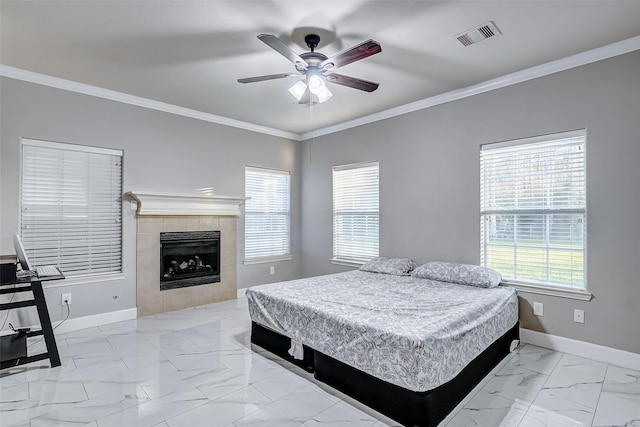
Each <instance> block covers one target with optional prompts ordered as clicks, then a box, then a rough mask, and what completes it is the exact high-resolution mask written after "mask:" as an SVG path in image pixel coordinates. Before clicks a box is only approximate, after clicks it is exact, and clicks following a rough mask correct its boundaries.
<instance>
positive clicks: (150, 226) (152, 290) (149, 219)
mask: <svg viewBox="0 0 640 427" xmlns="http://www.w3.org/2000/svg"><path fill="white" fill-rule="evenodd" d="M127 194H128V195H129V196H130V197H132V198H133V199H135V200H136V201H137V202H138V212H137V244H136V254H137V263H136V279H137V280H136V282H137V310H138V316H146V315H149V314H156V313H163V312H166V311H173V310H178V309H182V308H188V307H195V306H198V305H203V304H209V303H213V302H218V301H224V300H228V299H233V298H236V295H237V282H236V280H237V263H236V261H237V237H236V236H237V234H236V227H237V221H238V216H239V215H240V211H239V205H240V204H241V203H242V202H243V201H244V199H237V198H236V199H233V198H217V199H216V200H217V201H220V200H222V202H223V203H222V205H221V204H220V203H215V201H214V202H212V200H214V199H212V198H210V197H206V196H157V195H154V196H153V197H154V198H153V199H149V198H146V197H145V196H146V195H145V194H141V193H133V192H132V193H127ZM160 198H163V199H166V200H164V201H162V202H158V200H160ZM145 204H146V207H145ZM203 213H204V215H202V214H203ZM206 213H220V215H213V214H210V215H207V214H206ZM185 231H189V232H214V231H216V232H219V237H220V243H219V255H220V265H219V267H220V281H219V282H214V283H204V284H198V285H197V286H188V287H179V288H175V289H171V288H169V289H167V288H166V287H165V289H164V290H161V286H160V270H161V257H160V234H161V233H176V232H185ZM206 234H211V233H206ZM216 234H217V233H216Z"/></svg>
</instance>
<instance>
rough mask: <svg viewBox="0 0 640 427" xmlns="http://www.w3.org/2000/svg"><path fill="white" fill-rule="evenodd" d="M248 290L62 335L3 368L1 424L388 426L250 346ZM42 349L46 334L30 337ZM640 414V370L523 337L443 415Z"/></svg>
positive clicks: (484, 420)
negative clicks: (45, 357)
mask: <svg viewBox="0 0 640 427" xmlns="http://www.w3.org/2000/svg"><path fill="white" fill-rule="evenodd" d="M238 295H240V298H238V299H234V300H230V301H224V302H218V303H213V304H208V305H203V306H198V307H193V308H187V309H182V310H177V311H173V312H167V313H160V314H156V315H149V316H144V317H140V318H137V319H132V320H127V321H123V322H119V323H113V324H110V325H104V326H99V327H93V328H88V329H84V330H78V331H75V332H70V333H66V334H60V335H58V336H57V341H58V347H59V350H60V356H61V359H62V366H60V367H57V368H53V369H51V368H48V363H47V362H45V361H42V362H36V363H32V364H29V365H23V366H20V367H17V368H13V369H7V370H3V371H0V425H2V427H9V426H12V427H13V426H70V425H74V426H75V425H79V426H87V427H107V426H118V427H122V426H149V427H180V426H186V427H197V426H208V427H216V426H227V427H240V426H265V427H267V426H273V427H287V426H299V427H312V426H313V427H318V426H323V427H346V426H349V427H382V426H395V425H397V424H396V423H394V422H393V421H392V420H390V419H388V418H386V417H384V416H382V415H381V414H379V413H377V412H375V411H373V410H371V409H369V408H367V407H365V406H363V405H361V404H359V403H358V402H355V401H354V400H353V399H350V398H348V397H346V396H345V395H343V394H342V393H340V392H337V391H335V390H333V389H331V388H329V387H327V386H326V385H324V384H322V383H319V382H317V381H316V380H315V379H314V378H313V376H312V375H310V374H308V373H306V372H304V371H302V370H301V369H299V368H297V367H295V366H293V365H291V364H289V363H287V362H284V361H282V360H280V359H279V358H277V357H275V356H273V355H271V354H270V353H268V352H265V351H264V350H262V349H260V348H259V347H256V346H253V345H251V344H250V341H249V336H250V319H249V314H248V309H247V301H246V299H245V298H243V297H242V295H243V293H242V292H238ZM29 345H30V346H31V347H30V351H38V347H39V346H41V345H42V341H41V340H39V339H38V338H31V339H30V340H29ZM639 419H640V371H634V370H630V369H625V368H620V367H617V366H614V365H611V364H607V363H602V362H596V361H593V360H589V359H585V358H581V357H576V356H572V355H569V354H564V353H560V352H555V351H552V350H547V349H543V348H540V347H535V346H532V345H522V346H520V347H519V348H518V349H517V350H516V351H515V352H514V353H512V354H511V355H509V356H508V357H507V358H506V359H505V360H503V361H502V362H501V363H500V365H499V366H498V367H496V368H495V369H494V370H493V371H492V372H491V373H490V374H489V375H488V376H487V377H486V378H485V379H484V380H483V381H482V382H481V383H480V384H479V385H478V386H477V387H476V388H475V389H474V390H473V391H472V392H471V393H470V394H469V395H468V396H467V397H466V398H465V400H464V401H463V402H462V403H461V404H460V405H458V407H456V408H455V409H454V411H453V412H452V413H451V414H450V416H449V417H448V418H447V419H446V420H445V421H444V422H443V423H441V424H440V426H441V427H455V426H464V427H468V426H472V425H476V426H486V427H495V426H514V427H515V426H520V427H537V426H550V427H556V426H557V427H564V426H612V425H616V426H618V425H635V424H633V422H634V421H633V420H636V421H635V422H637V420H639Z"/></svg>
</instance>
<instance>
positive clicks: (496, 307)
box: [246, 271, 518, 391]
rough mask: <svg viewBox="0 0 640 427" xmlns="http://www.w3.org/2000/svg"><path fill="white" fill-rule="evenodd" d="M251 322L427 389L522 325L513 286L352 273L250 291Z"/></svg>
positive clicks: (401, 382) (370, 371) (384, 376)
mask: <svg viewBox="0 0 640 427" xmlns="http://www.w3.org/2000/svg"><path fill="white" fill-rule="evenodd" d="M246 295H247V299H248V301H249V313H250V315H251V319H252V320H253V321H254V322H256V323H258V324H260V325H262V326H265V327H267V328H269V329H272V330H273V331H275V332H278V333H280V334H282V335H285V336H288V337H290V338H292V339H293V340H296V341H299V342H301V343H303V344H305V345H307V346H308V347H311V348H313V349H315V350H318V351H320V352H322V353H324V354H326V355H328V356H331V357H333V358H334V359H337V360H340V361H342V362H344V363H346V364H348V365H350V366H353V367H355V368H357V369H359V370H361V371H364V372H366V373H368V374H370V375H373V376H375V377H377V378H380V379H382V380H384V381H387V382H390V383H392V384H396V385H398V386H401V387H404V388H406V389H409V390H412V391H427V390H430V389H433V388H435V387H437V386H439V385H440V384H444V383H445V382H447V381H449V380H451V379H452V378H454V377H455V376H456V375H457V374H458V373H459V372H460V371H461V370H462V369H463V368H464V367H465V366H466V365H467V364H468V363H469V362H470V361H471V360H473V359H474V358H475V357H476V356H477V355H478V354H480V353H481V352H482V351H483V350H484V349H485V348H487V347H488V346H489V345H490V344H492V343H493V342H494V341H495V340H496V339H497V338H499V337H500V336H502V335H503V334H504V333H505V332H506V331H508V330H509V329H511V328H512V327H513V326H514V325H515V324H516V322H517V320H518V302H517V298H516V293H515V290H514V289H513V288H509V287H496V288H490V289H485V288H477V287H472V286H464V285H456V284H452V283H444V282H437V281H434V280H428V279H420V278H413V277H411V276H394V275H389V274H379V273H368V272H363V271H350V272H347V273H338V274H332V275H327V276H318V277H311V278H307V279H301V280H293V281H289V282H281V283H272V284H267V285H261V286H255V287H252V288H249V289H247V291H246Z"/></svg>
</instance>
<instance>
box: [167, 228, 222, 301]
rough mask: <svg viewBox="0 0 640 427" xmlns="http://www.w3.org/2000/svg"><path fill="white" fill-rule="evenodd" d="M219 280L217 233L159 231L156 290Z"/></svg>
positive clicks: (218, 234) (218, 240)
mask: <svg viewBox="0 0 640 427" xmlns="http://www.w3.org/2000/svg"><path fill="white" fill-rule="evenodd" d="M219 281H220V232H219V231H186V232H171V233H160V290H161V291H164V290H167V289H176V288H184V287H188V286H196V285H204V284H207V283H216V282H219Z"/></svg>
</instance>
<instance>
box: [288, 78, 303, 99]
mask: <svg viewBox="0 0 640 427" xmlns="http://www.w3.org/2000/svg"><path fill="white" fill-rule="evenodd" d="M306 90H307V84H306V83H305V82H304V81H302V80H300V81H299V82H298V83H296V84H294V85H293V86H291V87H290V88H289V93H291V95H293V97H294V98H295V99H296V100H298V101H300V100H301V99H302V95H304V92H305V91H306Z"/></svg>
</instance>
